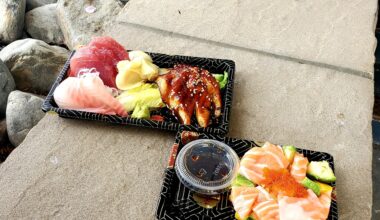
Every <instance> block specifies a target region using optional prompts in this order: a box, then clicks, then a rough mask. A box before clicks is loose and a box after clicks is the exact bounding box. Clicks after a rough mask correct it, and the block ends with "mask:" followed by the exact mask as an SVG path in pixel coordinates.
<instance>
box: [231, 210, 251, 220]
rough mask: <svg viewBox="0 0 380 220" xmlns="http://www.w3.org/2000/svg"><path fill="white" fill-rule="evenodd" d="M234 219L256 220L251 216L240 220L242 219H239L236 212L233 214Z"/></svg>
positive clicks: (240, 219)
mask: <svg viewBox="0 0 380 220" xmlns="http://www.w3.org/2000/svg"><path fill="white" fill-rule="evenodd" d="M235 219H237V220H256V219H255V217H253V215H252V214H251V215H250V216H248V217H247V218H246V219H242V218H240V216H239V214H238V213H237V212H235Z"/></svg>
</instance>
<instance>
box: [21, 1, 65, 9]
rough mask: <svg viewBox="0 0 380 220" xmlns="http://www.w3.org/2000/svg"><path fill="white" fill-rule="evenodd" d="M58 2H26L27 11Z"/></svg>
mask: <svg viewBox="0 0 380 220" xmlns="http://www.w3.org/2000/svg"><path fill="white" fill-rule="evenodd" d="M56 2H57V0H26V11H30V10H32V9H34V8H38V7H41V6H44V5H47V4H52V3H56Z"/></svg>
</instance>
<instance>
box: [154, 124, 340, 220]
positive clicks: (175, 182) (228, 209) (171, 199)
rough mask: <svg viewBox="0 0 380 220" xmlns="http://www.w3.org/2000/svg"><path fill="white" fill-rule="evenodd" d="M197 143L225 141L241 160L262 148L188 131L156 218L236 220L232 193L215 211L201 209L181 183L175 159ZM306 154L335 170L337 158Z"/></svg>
mask: <svg viewBox="0 0 380 220" xmlns="http://www.w3.org/2000/svg"><path fill="white" fill-rule="evenodd" d="M196 139H214V140H218V141H222V142H224V143H226V144H227V145H229V146H230V147H231V148H232V149H233V150H235V152H236V153H237V154H238V156H239V157H242V156H243V155H244V153H245V152H247V151H248V150H249V149H251V148H252V147H254V146H260V145H261V144H258V142H254V141H249V140H239V139H234V138H229V137H223V136H220V135H214V134H200V133H196V132H188V131H184V132H182V133H180V132H179V133H178V134H177V136H176V141H175V143H174V145H173V147H172V150H171V153H170V158H169V164H168V167H167V168H166V169H165V174H164V181H163V185H162V188H161V193H160V197H159V200H158V204H157V210H156V218H157V219H159V220H164V219H165V220H166V219H167V220H174V219H175V220H186V219H207V220H227V219H228V220H230V219H235V217H234V216H235V211H234V209H233V206H232V203H231V202H230V201H229V199H228V197H229V195H230V192H229V191H228V192H225V193H223V194H222V195H221V199H220V201H219V203H218V204H217V206H215V207H214V208H212V209H206V208H203V207H201V206H199V205H198V204H197V203H196V202H195V201H194V200H193V198H192V192H191V191H190V190H189V189H187V188H186V187H185V186H184V185H183V184H182V183H181V182H180V181H179V179H178V177H177V175H176V173H175V170H174V163H175V158H176V156H177V154H178V152H179V151H180V150H181V148H182V147H183V146H184V145H185V144H186V143H188V142H190V141H192V140H196ZM297 151H298V152H300V153H303V154H304V155H305V156H306V157H307V158H308V159H309V161H321V160H326V161H328V162H329V164H330V166H331V167H332V168H333V169H334V160H333V157H332V156H331V155H330V154H328V153H324V152H317V151H311V150H304V149H297ZM330 185H331V186H333V193H332V202H331V207H330V213H329V217H328V219H329V220H336V219H338V207H337V201H336V188H335V183H333V184H330Z"/></svg>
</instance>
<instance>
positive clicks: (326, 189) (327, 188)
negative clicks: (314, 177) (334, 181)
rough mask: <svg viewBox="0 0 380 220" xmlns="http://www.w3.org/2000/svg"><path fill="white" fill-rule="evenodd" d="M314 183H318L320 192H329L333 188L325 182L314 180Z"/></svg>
mask: <svg viewBox="0 0 380 220" xmlns="http://www.w3.org/2000/svg"><path fill="white" fill-rule="evenodd" d="M315 183H316V184H318V186H319V188H320V193H325V192H331V191H332V190H333V188H332V186H330V185H327V184H325V183H321V182H318V181H315Z"/></svg>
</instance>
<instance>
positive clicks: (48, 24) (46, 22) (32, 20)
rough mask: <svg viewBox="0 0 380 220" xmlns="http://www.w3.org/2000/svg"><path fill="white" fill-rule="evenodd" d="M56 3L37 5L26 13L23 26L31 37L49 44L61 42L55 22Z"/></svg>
mask: <svg viewBox="0 0 380 220" xmlns="http://www.w3.org/2000/svg"><path fill="white" fill-rule="evenodd" d="M56 9H57V4H49V5H44V6H41V7H38V8H36V9H33V10H31V11H29V12H28V13H26V15H25V28H26V31H27V32H28V33H29V34H30V35H31V36H32V37H33V38H36V39H39V40H43V41H45V42H46V43H49V44H58V45H60V44H63V43H64V38H63V34H62V31H61V28H60V27H59V26H58V24H57V13H56Z"/></svg>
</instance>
